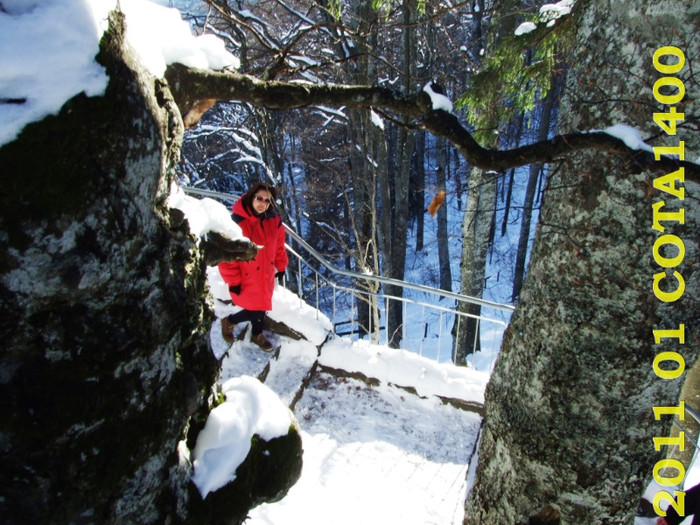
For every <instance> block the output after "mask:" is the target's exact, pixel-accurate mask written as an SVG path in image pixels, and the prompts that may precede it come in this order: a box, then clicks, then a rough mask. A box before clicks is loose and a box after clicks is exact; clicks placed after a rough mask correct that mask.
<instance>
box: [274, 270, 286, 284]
mask: <svg viewBox="0 0 700 525" xmlns="http://www.w3.org/2000/svg"><path fill="white" fill-rule="evenodd" d="M275 278H277V281H278V282H279V283H280V284H282V282H283V281H284V272H277V273H276V274H275Z"/></svg>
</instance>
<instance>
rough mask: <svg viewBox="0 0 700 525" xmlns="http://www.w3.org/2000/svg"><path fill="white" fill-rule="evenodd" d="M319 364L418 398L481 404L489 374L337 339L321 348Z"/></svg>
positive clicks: (405, 351) (384, 347)
mask: <svg viewBox="0 0 700 525" xmlns="http://www.w3.org/2000/svg"><path fill="white" fill-rule="evenodd" d="M318 362H319V364H321V365H323V366H327V367H330V368H336V369H340V370H346V371H349V372H359V373H361V374H363V375H365V376H367V377H372V378H375V379H379V380H380V381H381V382H382V383H385V384H388V383H391V384H394V385H397V386H412V387H415V389H416V392H417V393H418V395H419V396H423V397H428V396H442V397H448V398H452V399H461V400H463V401H472V402H475V403H483V402H484V389H485V388H486V383H487V382H488V379H489V374H487V373H484V372H479V371H476V370H473V369H468V368H464V367H456V366H454V365H452V364H450V363H437V362H435V361H433V360H430V359H427V358H424V357H421V356H418V355H416V354H414V353H412V352H409V351H408V350H399V349H393V348H389V347H387V346H375V345H370V344H369V343H368V342H367V341H363V340H359V341H354V342H353V341H350V340H349V339H347V338H336V339H333V340H331V341H329V342H327V343H326V344H325V345H324V346H323V350H322V352H321V356H320V357H319V360H318Z"/></svg>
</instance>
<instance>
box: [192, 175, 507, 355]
mask: <svg viewBox="0 0 700 525" xmlns="http://www.w3.org/2000/svg"><path fill="white" fill-rule="evenodd" d="M182 189H183V190H184V191H185V192H186V193H191V194H195V195H201V196H206V197H212V198H215V199H222V200H227V201H231V200H235V199H237V198H239V197H240V196H239V195H235V194H229V193H221V192H216V191H211V190H204V189H199V188H192V187H183V188H182ZM284 227H285V231H286V232H287V234H288V235H289V236H290V237H291V238H292V239H293V240H294V241H295V242H296V243H297V245H298V246H299V247H300V248H303V249H304V250H305V251H306V252H307V253H308V254H309V256H310V257H311V258H312V259H313V260H314V261H315V262H316V263H318V264H319V265H321V266H323V267H324V268H325V269H326V270H328V271H329V272H331V274H333V275H337V276H343V277H347V278H350V279H352V280H356V281H358V280H359V281H365V282H373V283H375V284H384V285H390V286H395V287H398V288H403V289H410V290H414V291H417V292H421V293H425V294H429V295H433V296H439V297H442V298H446V299H451V300H454V301H456V302H457V303H459V302H464V303H470V304H475V305H479V306H482V307H485V308H493V309H495V310H500V311H503V312H513V310H514V309H515V308H514V307H513V306H511V305H507V304H501V303H496V302H493V301H488V300H485V299H481V298H478V297H471V296H467V295H462V294H458V293H454V292H451V291H447V290H441V289H438V288H433V287H430V286H426V285H422V284H415V283H409V282H406V281H401V280H398V279H393V278H389V277H384V276H381V275H373V274H365V273H358V272H354V271H351V270H345V269H342V268H338V267H336V266H334V265H333V264H332V263H331V262H329V261H328V259H326V257H324V256H323V255H322V254H320V253H319V252H318V251H317V250H316V249H315V248H314V247H313V246H311V245H309V243H307V242H306V241H305V240H304V239H303V238H302V237H301V236H300V235H299V234H297V232H296V231H294V230H293V229H292V228H290V227H289V226H288V225H287V224H284ZM286 247H287V250H288V252H289V253H290V254H292V255H293V256H294V257H296V259H297V261H298V266H299V268H298V273H299V282H298V286H299V289H298V292H299V294H298V295H299V298H300V301H301V300H303V297H302V296H303V279H304V276H303V274H302V270H301V264H302V262H303V263H304V265H305V266H306V267H307V268H308V269H309V270H310V271H312V272H313V273H314V274H315V276H316V282H315V288H316V306H315V308H316V311H317V314H318V313H319V312H320V300H319V282H318V280H319V275H320V276H321V278H322V279H323V281H324V282H325V283H327V285H328V286H330V287H331V288H332V289H333V322H335V316H336V311H335V310H336V291H341V292H344V293H347V294H349V295H350V296H351V297H367V298H369V297H375V298H382V299H383V300H384V301H385V302H386V305H387V306H388V302H389V300H394V301H399V302H402V303H403V304H404V305H406V304H408V303H410V304H413V305H416V306H419V307H422V308H423V309H425V308H429V309H431V310H435V311H437V312H440V314H439V315H440V323H442V315H443V314H444V313H448V314H453V315H455V316H457V317H459V318H460V319H461V318H463V317H468V318H473V319H476V320H477V322H480V321H486V322H490V323H494V324H497V325H500V326H503V327H505V326H507V323H506V322H504V321H503V320H500V319H494V318H490V317H487V316H484V315H475V314H470V313H467V312H461V311H458V310H457V309H456V308H447V307H445V306H440V305H437V304H429V303H425V302H421V301H417V300H414V299H410V298H406V297H397V296H394V295H391V296H390V295H387V294H385V293H378V292H371V291H369V290H364V289H362V290H359V289H357V288H351V287H349V286H343V285H340V284H338V283H336V282H333V281H332V280H330V279H328V277H326V276H324V275H321V274H320V273H319V270H318V269H316V268H314V266H313V265H312V264H311V263H310V262H309V261H308V260H307V259H306V258H305V257H303V256H302V255H301V254H299V253H298V252H297V251H295V250H294V249H293V247H292V246H290V245H289V244H287V245H286ZM353 308H354V307H353ZM350 322H351V323H352V324H354V321H350ZM405 324H406V323H405V322H404V323H403V325H404V326H402V327H401V328H402V330H403V329H404V328H405ZM353 333H354V332H353ZM441 336H442V327H441V328H440V332H439V334H438V338H441ZM386 337H387V339H388V337H389V334H386ZM422 345H423V339H421V351H420V353H421V355H422ZM474 345H475V346H476V341H475V342H474ZM438 359H439V350H438Z"/></svg>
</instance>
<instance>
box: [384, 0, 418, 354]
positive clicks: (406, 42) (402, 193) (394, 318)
mask: <svg viewBox="0 0 700 525" xmlns="http://www.w3.org/2000/svg"><path fill="white" fill-rule="evenodd" d="M412 13H413V4H412V3H411V1H410V0H405V1H404V4H403V14H404V19H403V22H404V27H403V35H404V37H403V50H404V70H405V74H404V86H405V88H406V89H410V88H411V86H412V81H413V77H414V74H413V73H414V71H415V64H414V62H415V56H416V52H415V34H414V32H415V29H414V28H413V26H412V23H411V21H412V18H413V15H412ZM414 140H415V132H414V131H413V130H409V129H406V128H401V129H400V130H399V140H398V148H399V149H398V163H399V167H398V171H397V172H396V174H395V179H394V180H395V182H394V210H393V211H394V214H393V215H394V222H393V228H392V236H391V240H392V249H391V257H390V259H389V260H387V261H385V268H386V269H387V270H388V271H386V270H385V272H384V273H385V275H387V276H389V277H393V278H394V279H403V277H404V271H405V266H406V247H407V244H408V201H409V181H410V172H411V165H412V162H411V159H412V156H413V144H414ZM385 293H386V294H387V295H393V296H395V297H402V296H403V288H398V287H394V286H386V288H385ZM402 329H403V303H402V302H401V301H390V302H389V305H388V312H387V319H386V331H387V337H388V339H389V345H390V346H393V347H398V346H399V344H400V343H401V337H402Z"/></svg>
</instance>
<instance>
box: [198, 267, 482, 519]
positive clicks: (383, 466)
mask: <svg viewBox="0 0 700 525" xmlns="http://www.w3.org/2000/svg"><path fill="white" fill-rule="evenodd" d="M214 277H215V276H214ZM210 286H211V287H212V289H213V291H214V292H215V296H216V295H217V293H216V283H214V285H212V283H211V282H210ZM220 297H224V296H223V292H222V294H221V295H220ZM215 302H216V311H217V315H218V316H219V317H220V316H222V315H225V314H226V313H228V312H229V311H230V309H231V308H232V307H231V306H230V305H227V304H225V303H223V302H221V301H218V300H217V301H215ZM273 303H274V304H273V311H272V312H270V313H269V317H270V318H271V320H272V321H273V323H274V324H276V326H277V328H276V332H267V333H266V335H267V337H268V339H270V341H271V342H272V343H273V345H274V346H275V348H276V350H275V351H274V352H271V353H265V352H262V351H261V350H260V349H259V348H258V347H257V346H256V345H254V344H252V343H251V342H250V341H249V337H250V336H249V334H247V333H246V334H245V335H243V337H242V339H240V340H236V341H235V342H234V343H233V345H231V346H230V347H229V346H228V345H227V344H226V343H225V342H224V341H223V339H222V337H221V335H220V323H219V321H216V322H215V323H214V324H213V326H212V329H211V343H212V348H213V350H214V352H215V354H216V355H217V356H218V357H219V358H220V359H221V366H222V368H221V382H222V383H223V382H225V381H226V380H227V379H229V378H231V377H236V376H241V375H249V376H253V377H257V378H258V379H259V380H261V381H262V382H264V383H265V384H266V385H267V386H268V387H269V388H271V389H272V390H273V391H274V392H275V393H277V395H278V396H279V397H280V399H281V400H282V401H283V402H284V403H285V404H286V405H287V406H289V407H290V408H291V409H292V410H293V412H294V414H295V416H296V418H297V420H298V421H299V424H300V427H301V430H302V439H303V443H304V445H303V446H304V470H303V472H302V476H301V478H300V480H299V481H298V482H297V484H296V485H295V486H294V487H293V488H292V489H291V490H290V492H289V494H288V495H287V496H286V497H285V498H284V499H283V500H281V501H280V502H277V503H274V504H266V505H262V506H260V507H258V508H256V509H253V510H252V511H251V513H250V516H251V517H250V519H249V520H248V521H247V522H246V523H250V524H253V525H259V524H266V523H267V524H281V523H305V524H315V523H318V524H319V525H321V524H323V525H329V524H337V525H345V524H348V525H349V524H353V525H354V524H356V523H358V522H360V523H367V524H374V523H377V524H380V523H381V524H392V523H396V524H399V523H400V524H402V525H411V524H415V525H425V524H431V523H436V524H437V523H440V524H448V523H454V524H457V523H461V522H462V518H463V502H464V496H465V493H466V472H467V469H468V466H469V463H470V462H471V460H472V456H473V454H474V451H475V448H476V441H477V436H478V433H479V428H480V425H481V409H482V404H483V391H484V388H485V385H486V382H487V380H488V376H487V375H486V374H483V373H480V372H476V371H473V370H467V369H465V368H459V367H454V366H453V365H451V364H444V363H443V364H440V363H436V362H434V361H432V360H429V359H426V358H422V357H419V356H417V355H416V354H412V353H410V352H408V351H405V350H395V349H390V348H387V347H378V346H372V345H370V344H368V343H366V342H365V341H351V340H350V339H347V338H340V337H338V336H335V335H334V334H332V333H331V331H330V322H329V321H328V320H327V319H324V318H321V319H317V312H316V310H315V309H313V308H310V307H309V306H308V305H306V304H305V303H302V302H300V301H299V299H298V297H297V296H295V295H294V294H292V293H291V292H289V291H287V290H285V289H282V288H280V289H278V290H277V291H276V292H275V297H274V301H273ZM282 325H284V326H286V327H287V328H288V329H289V330H285V331H286V332H287V333H290V334H297V335H295V336H294V337H290V336H289V335H280V334H279V333H277V332H279V331H280V330H279V327H280V326H282ZM242 328H244V327H238V330H240V329H242ZM238 330H237V332H238ZM297 337H300V338H299V339H297Z"/></svg>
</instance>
